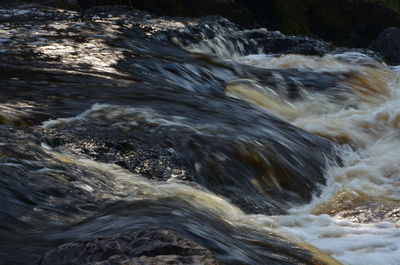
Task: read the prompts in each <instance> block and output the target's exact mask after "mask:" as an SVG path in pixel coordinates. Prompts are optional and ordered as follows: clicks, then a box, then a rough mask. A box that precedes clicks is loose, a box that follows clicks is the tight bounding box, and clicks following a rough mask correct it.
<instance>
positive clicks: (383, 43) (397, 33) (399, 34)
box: [371, 27, 400, 65]
mask: <svg viewBox="0 0 400 265" xmlns="http://www.w3.org/2000/svg"><path fill="white" fill-rule="evenodd" d="M371 48H372V49H373V50H375V51H376V52H378V53H380V54H381V55H382V57H383V59H384V60H385V61H386V63H388V64H390V65H399V64H400V28H398V27H391V28H387V29H385V30H384V31H383V32H381V33H380V34H379V36H378V38H377V39H376V41H375V42H374V43H373V44H372V47H371Z"/></svg>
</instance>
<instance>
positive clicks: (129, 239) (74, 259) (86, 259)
mask: <svg viewBox="0 0 400 265" xmlns="http://www.w3.org/2000/svg"><path fill="white" fill-rule="evenodd" d="M39 264H40V265H69V264H76V265H78V264H82V265H119V264H120V265H122V264H124V265H161V264H176V265H185V264H198V265H217V264H220V263H219V262H218V261H217V260H216V259H215V258H214V257H213V255H212V254H211V252H209V251H208V250H207V249H205V248H203V247H201V246H199V245H197V244H196V243H194V242H192V241H190V240H188V239H185V238H182V237H181V236H179V235H178V234H177V233H175V232H173V231H169V230H148V231H146V230H143V231H142V230H139V231H134V232H130V233H127V234H120V235H116V236H113V237H105V238H96V239H88V240H81V241H77V242H73V243H67V244H64V245H61V246H60V247H58V248H55V249H53V250H50V251H49V252H48V253H46V254H45V255H44V256H43V257H42V259H41V261H40V262H39Z"/></svg>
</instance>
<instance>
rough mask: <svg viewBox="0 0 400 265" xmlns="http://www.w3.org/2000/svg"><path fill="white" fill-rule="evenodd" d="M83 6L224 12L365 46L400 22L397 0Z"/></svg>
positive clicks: (164, 0)
mask: <svg viewBox="0 0 400 265" xmlns="http://www.w3.org/2000/svg"><path fill="white" fill-rule="evenodd" d="M78 2H79V4H80V5H81V7H82V8H88V7H93V6H95V5H113V4H126V5H130V6H132V7H134V8H137V9H142V10H147V11H150V12H154V13H157V14H162V15H172V16H182V17H199V16H204V15H221V16H224V17H226V18H228V19H230V20H232V21H233V22H235V23H238V24H240V25H242V26H245V27H259V26H263V27H267V28H268V29H271V30H281V31H282V32H284V33H285V34H293V35H299V34H311V35H317V36H319V37H322V38H323V39H325V40H328V41H332V42H334V43H335V44H339V45H345V46H352V47H365V46H368V45H369V43H370V42H371V41H372V40H374V39H375V38H376V36H377V35H378V34H379V32H381V31H382V30H383V29H385V28H387V27H390V26H396V25H399V24H400V6H399V4H398V2H397V1H384V0H376V1H368V0H352V1H341V0H333V1H332V0H316V1H315V0H306V1H303V0H272V1H263V0H250V1H249V0H235V1H216V0H207V1H204V0H196V1H193V0H192V1H189V0H157V1H144V0H142V1H131V0H78Z"/></svg>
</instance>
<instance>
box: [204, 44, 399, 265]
mask: <svg viewBox="0 0 400 265" xmlns="http://www.w3.org/2000/svg"><path fill="white" fill-rule="evenodd" d="M198 51H199V50H197V52H198ZM204 52H205V53H209V52H210V49H205V50H204ZM217 54H218V55H223V56H226V54H231V55H232V54H233V55H234V56H232V57H231V59H232V60H234V61H236V62H239V63H242V64H246V65H251V66H255V67H259V68H264V69H290V68H294V69H298V70H302V71H314V72H332V73H335V72H341V73H354V75H348V76H349V78H348V79H347V80H343V81H344V84H345V85H346V86H348V87H349V88H350V89H351V90H352V91H351V92H352V93H349V94H348V95H347V98H346V99H345V100H336V101H335V100H332V99H331V98H328V97H327V96H324V95H315V94H311V93H310V94H309V95H307V94H305V97H303V98H302V99H301V100H297V101H288V100H285V99H277V98H276V95H275V94H273V93H271V92H270V91H269V88H267V89H262V88H260V87H257V86H258V85H253V84H252V85H243V84H241V85H235V86H231V87H229V86H228V87H227V93H228V95H232V96H234V97H237V98H239V99H242V100H246V101H248V102H250V103H253V104H255V105H258V106H260V107H262V108H265V109H267V110H268V111H270V112H272V113H274V114H275V115H277V116H279V117H280V118H282V119H284V120H286V121H289V122H291V123H292V124H293V125H295V126H297V127H300V128H302V129H305V130H307V131H309V132H311V133H314V134H317V135H320V136H322V137H325V138H328V139H331V140H334V141H337V142H339V143H343V144H344V145H343V147H342V148H341V149H340V150H338V153H339V154H340V157H341V158H342V161H341V163H340V165H336V166H330V167H329V168H328V169H327V170H326V178H327V184H326V186H325V187H323V188H322V193H321V194H320V195H319V196H316V197H314V199H313V200H312V202H311V203H310V204H308V205H304V206H302V207H294V208H292V209H290V213H291V214H290V215H285V216H274V217H273V218H272V219H273V220H275V221H276V223H278V224H279V226H280V228H279V230H280V231H282V232H284V233H288V234H290V235H292V236H295V237H298V238H299V239H301V240H303V241H305V242H307V243H310V244H312V245H314V246H315V247H317V248H319V249H321V250H323V251H325V252H326V253H328V254H330V255H331V256H332V257H334V258H336V259H337V260H339V261H340V262H342V263H343V264H348V265H361V264H362V265H366V264H370V265H372V264H374V265H375V264H377V265H378V264H393V265H395V264H399V257H400V229H399V228H400V211H399V209H398V205H399V203H400V156H399V151H398V150H400V141H399V140H400V137H399V129H400V82H399V77H400V66H399V67H392V68H389V67H387V66H386V65H384V64H382V63H380V62H377V61H375V60H374V59H372V58H370V57H368V56H366V55H362V54H358V53H345V54H338V55H325V56H323V57H316V56H302V55H291V54H290V55H283V56H279V57H276V56H272V55H266V54H252V55H248V56H238V55H237V53H236V54H235V53H231V52H225V53H224V52H220V51H219V52H217ZM242 86H244V87H245V88H243V87H242ZM254 218H255V219H258V220H259V221H260V222H261V223H262V220H263V218H265V217H262V216H257V217H254ZM270 222H271V220H269V221H268V222H267V223H268V224H266V225H270Z"/></svg>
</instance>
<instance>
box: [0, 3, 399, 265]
mask: <svg viewBox="0 0 400 265" xmlns="http://www.w3.org/2000/svg"><path fill="white" fill-rule="evenodd" d="M91 12H92V13H90V12H87V13H86V14H79V13H76V12H71V11H68V12H67V11H63V10H53V9H46V8H33V7H32V6H22V7H19V8H15V9H1V10H0V19H1V25H0V32H1V34H2V35H1V39H0V58H1V61H0V79H1V82H0V88H1V89H0V96H1V99H0V100H1V101H0V124H3V126H1V127H0V163H1V164H0V165H1V166H0V176H1V178H0V199H1V208H0V264H7V265H8V264H36V263H37V262H38V260H39V258H40V256H41V255H43V254H44V253H45V252H46V251H47V250H49V249H50V248H53V247H56V246H58V245H60V244H62V243H64V242H69V241H74V240H77V239H82V238H93V237H98V236H107V235H113V234H116V233H120V232H124V231H131V230H136V229H144V228H160V227H161V228H167V229H172V230H175V231H177V232H179V233H180V234H182V235H184V236H186V237H188V238H191V239H193V240H194V241H196V242H197V243H199V244H201V245H202V246H205V247H207V248H208V249H210V250H211V251H212V253H213V254H214V255H215V256H216V257H217V258H218V259H219V260H220V261H221V262H223V263H224V264H340V263H342V264H349V265H358V264H362V265H367V264H371V265H372V264H393V265H395V264H398V260H399V259H398V257H400V230H399V228H400V208H399V200H400V159H399V156H398V152H399V151H398V150H399V149H400V141H399V140H400V139H399V134H398V130H399V126H400V112H399V107H400V105H399V102H400V93H399V87H400V82H399V76H400V74H399V72H400V71H399V68H396V67H393V68H390V67H388V66H386V65H384V64H383V63H381V62H379V61H377V60H376V59H373V58H371V57H369V56H367V55H364V54H361V53H358V52H355V51H352V52H348V51H347V52H346V51H344V50H337V52H335V53H333V54H327V55H324V56H316V55H295V54H293V53H296V52H297V53H298V52H299V51H304V49H305V47H304V46H302V45H307V44H309V43H312V44H313V45H315V46H316V47H317V48H319V46H324V45H325V44H324V43H322V42H318V41H315V40H309V39H307V38H294V37H286V36H283V35H282V34H280V33H279V32H268V31H267V30H265V29H259V30H240V29H239V28H237V27H236V26H235V25H233V24H231V23H230V22H229V21H226V20H224V19H222V18H214V17H209V18H201V19H178V18H157V17H153V16H151V15H148V14H146V13H143V12H139V11H129V12H126V11H124V10H121V9H118V8H117V9H98V10H94V11H91ZM293 47H294V48H293ZM307 53H308V52H307ZM336 260H337V261H336Z"/></svg>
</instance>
